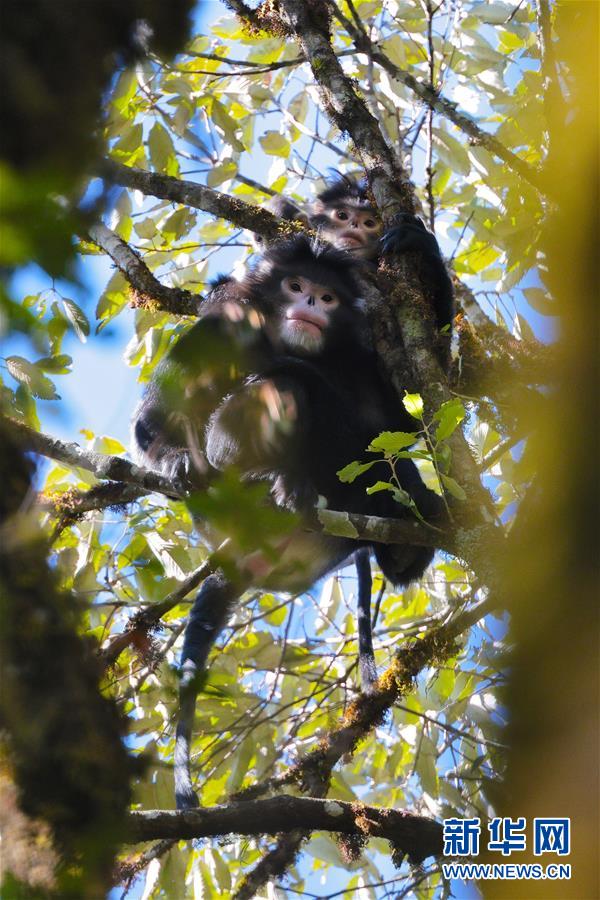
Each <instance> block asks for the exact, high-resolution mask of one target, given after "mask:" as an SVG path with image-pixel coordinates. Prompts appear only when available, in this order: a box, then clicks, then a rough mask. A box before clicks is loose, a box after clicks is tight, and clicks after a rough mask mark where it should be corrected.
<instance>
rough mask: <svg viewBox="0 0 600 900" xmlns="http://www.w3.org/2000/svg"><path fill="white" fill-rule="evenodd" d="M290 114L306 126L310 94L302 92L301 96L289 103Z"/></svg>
mask: <svg viewBox="0 0 600 900" xmlns="http://www.w3.org/2000/svg"><path fill="white" fill-rule="evenodd" d="M287 108H288V112H289V113H290V115H292V116H293V117H294V119H295V120H296V121H297V122H300V124H304V122H305V120H306V116H307V113H308V93H307V92H306V91H300V93H299V94H296V96H295V97H294V98H293V99H292V100H290V102H289V103H288V107H287Z"/></svg>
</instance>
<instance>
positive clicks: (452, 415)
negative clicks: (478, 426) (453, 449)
mask: <svg viewBox="0 0 600 900" xmlns="http://www.w3.org/2000/svg"><path fill="white" fill-rule="evenodd" d="M465 416H466V412H465V408H464V406H463V404H462V401H461V400H459V399H458V397H455V398H454V399H452V400H447V401H446V403H442V405H441V406H440V408H439V409H438V410H437V411H436V412H435V413H434V416H433V418H434V419H435V420H436V421H437V422H439V425H438V427H437V429H436V432H435V439H436V441H445V440H446V439H447V438H449V437H450V435H451V434H453V433H454V431H455V430H456V428H458V426H459V425H460V423H461V422H462V420H463V419H464V418H465Z"/></svg>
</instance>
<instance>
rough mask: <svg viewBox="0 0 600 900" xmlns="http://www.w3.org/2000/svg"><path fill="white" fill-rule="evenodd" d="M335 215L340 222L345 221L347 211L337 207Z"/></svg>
mask: <svg viewBox="0 0 600 900" xmlns="http://www.w3.org/2000/svg"><path fill="white" fill-rule="evenodd" d="M335 215H336V218H338V219H340V220H341V221H342V222H345V221H346V219H347V218H348V213H347V212H344V210H343V209H338V210H337V211H336V214H335Z"/></svg>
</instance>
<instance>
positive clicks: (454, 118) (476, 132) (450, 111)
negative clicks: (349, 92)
mask: <svg viewBox="0 0 600 900" xmlns="http://www.w3.org/2000/svg"><path fill="white" fill-rule="evenodd" d="M344 26H345V27H346V29H347V30H348V32H349V33H350V36H351V37H352V40H353V41H354V46H355V47H356V49H357V50H359V51H360V52H361V53H365V54H366V55H367V56H369V57H370V58H371V59H372V60H373V62H376V63H378V65H380V66H381V68H382V69H385V71H386V72H387V73H388V75H391V76H392V78H395V79H396V80H397V81H399V82H400V83H401V84H403V85H405V86H406V87H407V88H409V89H410V90H411V91H412V92H413V93H414V94H416V95H417V97H419V99H420V100H422V101H423V102H424V103H425V104H427V106H428V107H429V108H430V109H433V110H435V112H437V113H441V115H443V116H444V117H445V118H446V119H448V120H449V121H450V122H452V123H453V124H454V125H456V127H457V128H459V129H460V130H461V131H462V132H463V133H464V134H466V135H468V136H469V139H470V142H471V143H472V144H475V145H477V146H480V147H485V149H486V150H488V151H489V152H490V153H492V154H493V155H494V156H497V157H498V158H499V159H501V160H502V162H504V163H506V165H507V166H509V167H510V168H511V169H512V170H513V172H516V173H517V174H518V175H520V177H521V178H524V179H525V181H527V182H529V184H531V185H533V187H535V188H536V190H538V191H540V192H543V190H544V189H545V185H543V183H542V179H541V177H540V174H539V172H537V170H536V169H534V168H533V166H530V165H529V163H527V162H525V160H524V159H521V158H520V157H519V156H517V155H516V153H513V152H512V151H511V150H509V149H508V148H507V147H505V146H504V144H503V143H502V142H501V141H499V140H498V139H497V138H496V137H494V135H493V134H489V133H488V132H486V131H483V129H481V128H480V127H479V125H477V123H476V122H475V121H474V120H473V119H472V118H471V117H470V116H468V115H467V114H466V113H464V112H460V110H459V109H458V107H457V105H456V103H453V102H452V101H451V100H448V98H447V97H444V96H442V94H440V93H439V91H438V90H437V89H436V88H435V87H434V86H433V85H431V84H426V83H424V82H421V81H417V79H416V78H415V77H414V75H411V73H410V72H407V71H406V70H404V69H401V68H400V66H397V65H396V63H394V62H392V60H391V59H389V57H387V56H386V55H385V53H384V52H383V51H382V50H378V49H377V47H376V46H375V44H374V43H373V42H372V41H371V40H370V38H369V37H368V35H367V34H366V33H365V32H364V31H359V29H358V28H356V27H355V26H354V25H353V24H352V22H350V21H349V20H348V19H346V18H345V19H344Z"/></svg>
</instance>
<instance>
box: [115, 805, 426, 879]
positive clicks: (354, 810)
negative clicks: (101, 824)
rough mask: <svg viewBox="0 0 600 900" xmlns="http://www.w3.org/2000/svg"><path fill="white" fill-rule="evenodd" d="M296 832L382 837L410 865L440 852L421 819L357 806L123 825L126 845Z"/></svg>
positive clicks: (257, 810) (154, 814) (133, 819)
mask: <svg viewBox="0 0 600 900" xmlns="http://www.w3.org/2000/svg"><path fill="white" fill-rule="evenodd" d="M297 828H302V829H306V830H310V831H316V830H319V831H332V832H335V833H337V834H353V835H358V836H361V837H362V838H368V837H382V838H385V839H386V840H388V841H391V843H392V844H393V845H394V848H397V849H398V850H399V851H400V852H401V854H403V855H404V854H406V855H407V856H408V857H409V859H410V860H411V862H413V863H420V862H422V860H424V859H426V858H427V857H428V856H438V855H440V854H441V852H442V846H443V840H442V833H443V832H442V826H441V825H440V824H439V823H438V822H435V821H434V820H433V819H428V818H425V817H424V816H416V815H413V814H412V813H409V812H406V811H405V810H395V809H385V808H381V807H375V806H364V805H363V804H362V803H347V802H343V801H340V800H319V799H312V798H308V797H292V796H289V795H286V794H282V795H280V796H278V797H270V798H268V799H266V800H246V801H237V802H236V801H234V802H232V803H228V804H226V805H223V806H215V807H208V808H206V809H190V810H185V811H183V812H181V811H180V812H176V811H172V810H149V811H145V812H132V813H130V814H129V816H128V820H127V836H126V840H128V841H129V842H132V843H133V842H137V841H149V840H156V839H157V838H160V839H164V838H169V839H174V840H193V839H194V838H201V837H216V836H219V835H225V834H253V835H259V834H278V833H289V832H291V831H294V830H295V829H297Z"/></svg>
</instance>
